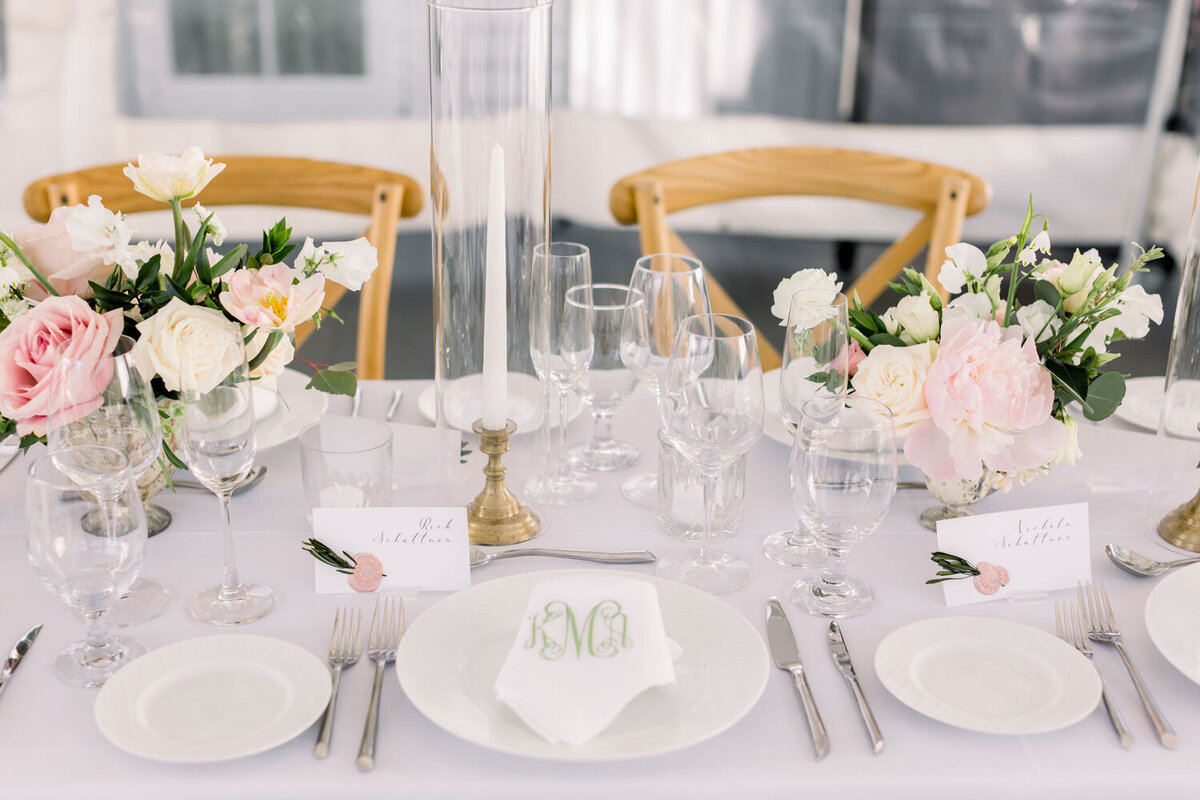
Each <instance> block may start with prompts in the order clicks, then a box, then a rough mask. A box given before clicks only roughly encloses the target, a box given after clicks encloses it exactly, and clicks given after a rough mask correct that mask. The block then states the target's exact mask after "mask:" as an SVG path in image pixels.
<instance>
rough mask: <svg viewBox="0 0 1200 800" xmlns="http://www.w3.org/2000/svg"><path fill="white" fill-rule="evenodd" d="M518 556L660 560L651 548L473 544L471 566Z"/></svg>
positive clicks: (639, 561)
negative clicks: (489, 549) (488, 549)
mask: <svg viewBox="0 0 1200 800" xmlns="http://www.w3.org/2000/svg"><path fill="white" fill-rule="evenodd" d="M517 556H552V557H555V558H573V559H576V560H577V561H595V562H597V563H599V564H652V563H654V562H655V561H657V560H658V558H657V556H655V555H654V553H651V552H650V551H649V550H629V551H624V552H619V553H605V552H601V551H597V550H553V549H548V548H545V547H529V548H525V549H521V550H495V551H492V552H490V553H489V552H486V551H484V550H481V549H480V548H478V547H475V546H474V545H471V567H472V568H475V567H482V566H483V565H484V564H487V563H488V562H489V561H495V560H496V559H499V558H515V557H517Z"/></svg>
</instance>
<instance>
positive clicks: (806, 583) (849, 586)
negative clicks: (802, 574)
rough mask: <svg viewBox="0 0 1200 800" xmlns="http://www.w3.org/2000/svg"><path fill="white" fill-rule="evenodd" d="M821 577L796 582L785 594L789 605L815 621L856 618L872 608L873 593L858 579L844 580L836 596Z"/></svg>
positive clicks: (872, 590)
mask: <svg viewBox="0 0 1200 800" xmlns="http://www.w3.org/2000/svg"><path fill="white" fill-rule="evenodd" d="M829 588H830V584H829V583H827V582H826V581H825V580H824V578H823V577H822V576H820V575H816V576H814V577H812V578H804V579H803V580H799V581H796V583H795V584H793V585H792V589H791V591H789V592H788V599H789V600H791V601H792V605H794V606H796V607H797V608H801V609H803V610H804V611H807V612H808V613H809V614H814V615H816V616H818V617H836V618H837V619H845V618H846V617H856V616H858V615H859V614H865V613H867V612H868V611H870V610H871V609H872V608H874V607H875V590H874V589H872V588H871V587H870V586H867V585H866V584H865V583H863V582H862V581H860V580H858V579H857V578H846V579H845V581H844V583H843V584H842V585H841V586H840V587H839V591H838V593H836V594H834V593H832V592H830V591H829Z"/></svg>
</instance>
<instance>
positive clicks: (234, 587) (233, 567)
mask: <svg viewBox="0 0 1200 800" xmlns="http://www.w3.org/2000/svg"><path fill="white" fill-rule="evenodd" d="M231 494H232V492H227V491H226V492H218V493H217V501H218V502H219V503H220V504H221V541H222V543H223V544H224V546H225V575H224V579H223V580H222V581H221V591H220V593H219V594H218V595H217V599H218V600H221V601H222V602H231V601H234V600H241V599H242V597H243V596H244V595H245V590H244V589H243V587H242V576H241V575H239V574H238V568H237V551H236V550H234V547H233V527H232V526H231V525H230V524H229V497H230V495H231Z"/></svg>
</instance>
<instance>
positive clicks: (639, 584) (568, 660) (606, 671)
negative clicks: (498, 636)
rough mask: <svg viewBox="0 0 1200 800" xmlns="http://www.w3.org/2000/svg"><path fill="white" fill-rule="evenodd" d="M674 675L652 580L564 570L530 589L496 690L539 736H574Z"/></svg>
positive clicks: (587, 733)
mask: <svg viewBox="0 0 1200 800" xmlns="http://www.w3.org/2000/svg"><path fill="white" fill-rule="evenodd" d="M674 682H675V665H674V664H673V663H672V657H671V649H670V646H669V645H668V640H667V634H666V631H665V629H664V628H663V622H662V613H661V612H660V610H659V607H658V592H657V591H656V590H655V588H654V586H652V585H651V584H649V583H646V582H645V581H639V580H636V579H633V578H622V577H619V576H615V575H613V576H607V575H594V574H593V575H589V574H584V575H578V576H575V575H564V576H560V577H555V578H548V579H546V580H544V581H542V582H540V583H538V584H536V585H535V586H534V587H533V589H532V591H531V592H530V594H529V606H528V608H527V609H526V611H525V616H524V617H523V619H522V624H521V627H520V629H519V630H518V631H517V638H516V641H514V642H513V646H512V649H511V650H510V651H509V653H508V658H507V659H505V661H504V665H503V666H502V667H501V668H500V674H499V675H498V676H497V677H496V697H497V699H498V700H500V702H502V703H504V704H505V705H507V706H508V707H509V708H511V709H512V710H513V711H515V712H516V714H517V716H519V717H520V718H521V719H522V720H523V721H524V722H525V724H526V725H528V726H529V727H530V728H532V729H533V730H534V732H536V733H537V734H539V735H540V736H542V737H543V738H545V739H546V740H548V741H550V742H553V743H559V742H562V743H566V744H581V743H583V742H586V741H587V740H588V739H591V738H592V737H593V736H595V735H596V734H598V733H600V732H601V731H603V730H604V729H605V728H607V727H608V725H609V724H610V723H611V722H612V721H613V720H614V719H615V718H616V716H617V714H619V713H620V711H621V709H622V708H624V707H625V705H626V704H627V703H628V702H629V701H630V700H632V699H633V698H635V697H637V696H638V695H639V694H641V693H642V692H644V691H645V690H646V689H649V688H651V687H653V686H663V685H665V684H671V683H674Z"/></svg>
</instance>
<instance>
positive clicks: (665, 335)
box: [621, 253, 712, 508]
mask: <svg viewBox="0 0 1200 800" xmlns="http://www.w3.org/2000/svg"><path fill="white" fill-rule="evenodd" d="M629 289H630V291H629V296H628V298H626V303H625V313H624V315H623V316H622V318H621V361H622V362H623V363H624V364H625V366H626V367H628V368H629V370H630V372H632V373H633V374H634V375H636V376H637V379H638V381H639V382H641V384H642V385H643V386H645V387H646V388H647V389H649V390H650V394H652V395H653V396H654V400H655V402H656V403H658V404H659V406H660V408H661V405H662V382H663V378H664V377H665V375H666V372H667V361H668V359H669V358H670V356H671V348H672V346H673V345H674V344H675V332H676V331H677V330H678V329H679V324H680V323H681V322H682V321H683V320H685V319H687V318H688V317H690V316H692V315H694V314H707V313H708V312H710V311H711V310H712V306H711V305H710V303H709V300H708V285H707V284H706V283H705V280H704V267H703V265H702V264H701V263H700V261H699V260H698V259H695V258H692V257H691V256H682V255H674V254H671V253H657V254H654V255H649V256H643V257H642V258H639V259H638V261H637V264H636V265H635V266H634V268H633V276H632V278H630V280H629ZM621 493H622V494H623V495H625V498H626V499H627V500H629V501H631V502H633V503H637V504H638V505H643V506H648V507H651V508H653V507H655V506H657V504H658V470H657V469H655V470H654V471H653V472H647V473H643V474H640V475H635V476H633V477H632V478H630V479H629V480H627V481H625V482H624V483H623V484H621Z"/></svg>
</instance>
